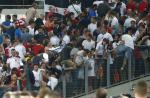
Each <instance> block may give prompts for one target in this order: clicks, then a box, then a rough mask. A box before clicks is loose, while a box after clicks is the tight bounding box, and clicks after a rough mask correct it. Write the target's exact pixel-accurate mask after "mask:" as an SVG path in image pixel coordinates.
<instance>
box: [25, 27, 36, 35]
mask: <svg viewBox="0 0 150 98" xmlns="http://www.w3.org/2000/svg"><path fill="white" fill-rule="evenodd" d="M27 28H28V29H29V34H31V35H34V34H35V33H34V28H32V27H31V26H27Z"/></svg>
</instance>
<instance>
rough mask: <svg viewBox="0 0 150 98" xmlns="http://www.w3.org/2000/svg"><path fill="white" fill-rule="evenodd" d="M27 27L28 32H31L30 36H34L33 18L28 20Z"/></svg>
mask: <svg viewBox="0 0 150 98" xmlns="http://www.w3.org/2000/svg"><path fill="white" fill-rule="evenodd" d="M27 28H28V29H29V34H31V35H32V36H34V35H35V31H34V28H35V22H34V20H30V21H29V26H27Z"/></svg>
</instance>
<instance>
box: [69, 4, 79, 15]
mask: <svg viewBox="0 0 150 98" xmlns="http://www.w3.org/2000/svg"><path fill="white" fill-rule="evenodd" d="M68 11H69V12H73V13H74V15H75V17H78V15H80V14H81V7H80V6H79V5H78V4H76V2H73V4H71V5H69V6H68Z"/></svg>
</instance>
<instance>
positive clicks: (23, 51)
mask: <svg viewBox="0 0 150 98" xmlns="http://www.w3.org/2000/svg"><path fill="white" fill-rule="evenodd" d="M16 43H17V45H16V46H15V50H16V51H17V52H18V53H19V57H20V58H21V59H22V60H23V59H24V56H25V55H26V48H25V47H24V46H23V44H22V43H21V42H16Z"/></svg>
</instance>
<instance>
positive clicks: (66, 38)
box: [62, 35, 70, 45]
mask: <svg viewBox="0 0 150 98" xmlns="http://www.w3.org/2000/svg"><path fill="white" fill-rule="evenodd" d="M68 43H70V36H68V35H65V36H64V37H63V40H62V44H63V45H66V44H68Z"/></svg>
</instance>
